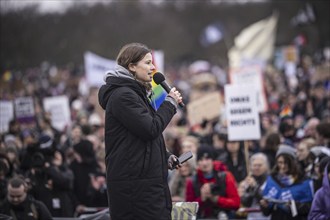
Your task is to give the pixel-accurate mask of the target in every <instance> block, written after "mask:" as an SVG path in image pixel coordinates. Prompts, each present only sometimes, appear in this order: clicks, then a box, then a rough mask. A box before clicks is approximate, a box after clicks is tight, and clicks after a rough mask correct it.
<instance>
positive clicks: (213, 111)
mask: <svg viewBox="0 0 330 220" xmlns="http://www.w3.org/2000/svg"><path fill="white" fill-rule="evenodd" d="M221 109H222V102H221V95H220V93H219V92H212V93H209V94H207V95H205V96H203V97H202V98H199V99H196V100H194V101H192V102H190V103H189V104H188V105H187V112H188V119H189V123H190V125H191V126H193V125H196V124H200V123H201V122H202V121H203V120H205V119H206V120H212V119H215V118H217V117H219V115H220V112H221Z"/></svg>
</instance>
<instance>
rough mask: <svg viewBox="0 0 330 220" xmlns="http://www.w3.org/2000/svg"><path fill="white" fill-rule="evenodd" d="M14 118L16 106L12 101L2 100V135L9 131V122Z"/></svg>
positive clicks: (0, 124)
mask: <svg viewBox="0 0 330 220" xmlns="http://www.w3.org/2000/svg"><path fill="white" fill-rule="evenodd" d="M13 118H14V105H13V103H12V102H11V101H4V100H0V133H5V132H7V131H8V128H9V126H8V125H9V122H10V120H12V119H13Z"/></svg>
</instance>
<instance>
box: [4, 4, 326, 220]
mask: <svg viewBox="0 0 330 220" xmlns="http://www.w3.org/2000/svg"><path fill="white" fill-rule="evenodd" d="M157 2H158V3H150V2H148V1H137V2H135V3H134V2H122V3H119V2H116V1H109V2H108V3H107V4H105V3H104V2H100V3H99V4H93V5H88V4H87V5H85V4H81V5H80V4H73V6H71V7H70V8H69V9H67V10H66V11H61V12H51V13H50V12H40V11H38V8H37V7H36V6H37V2H36V5H28V6H25V7H23V8H14V9H9V6H11V4H12V1H1V8H2V9H1V14H0V15H1V21H0V22H1V39H0V43H1V52H0V54H1V56H0V57H1V65H0V71H1V84H0V85H1V89H0V90H1V94H0V99H1V105H2V106H1V108H0V110H1V114H0V117H1V131H0V132H1V133H0V134H1V139H0V207H1V206H3V205H4V204H5V203H6V200H7V199H6V198H7V195H8V190H9V189H8V187H7V186H8V183H9V181H10V180H11V179H12V178H14V177H17V176H18V177H20V178H22V179H23V180H24V182H25V183H26V189H27V190H26V192H27V194H28V195H29V196H30V197H33V198H34V199H35V200H38V201H41V202H43V203H44V205H45V206H46V207H47V209H48V210H49V212H50V214H51V216H53V217H74V216H79V215H80V214H82V213H94V212H97V211H99V210H102V209H104V208H105V207H107V205H108V200H107V199H108V198H107V195H106V187H107V186H106V183H105V173H106V170H105V161H104V154H105V152H104V112H103V111H102V110H101V108H100V106H99V104H98V100H97V94H98V87H97V86H88V84H87V85H86V83H85V79H86V76H85V70H84V66H83V61H82V58H83V54H84V52H85V51H87V50H92V51H94V52H97V53H98V54H101V55H102V56H104V57H108V58H112V59H115V57H114V56H115V54H116V53H117V51H118V49H119V48H120V47H121V46H122V45H123V44H124V43H127V42H133V41H137V42H142V43H145V44H147V45H148V46H149V47H151V48H155V49H162V50H163V51H164V54H165V61H164V63H165V65H164V67H165V68H164V69H165V72H164V74H165V75H166V78H167V80H168V81H169V82H171V85H174V86H175V87H177V88H178V89H179V90H180V91H181V92H182V94H183V97H184V102H185V103H186V105H189V103H192V102H193V101H195V100H198V99H199V98H201V97H205V96H206V95H208V94H211V93H214V92H216V93H218V94H220V97H221V99H220V100H221V108H219V111H218V115H217V117H213V118H204V119H203V120H201V121H199V122H198V123H194V124H192V123H191V121H190V120H191V118H190V117H189V115H188V111H187V108H183V109H178V113H177V114H176V116H175V118H174V119H173V120H172V121H171V123H170V124H169V126H168V127H167V128H166V130H165V132H164V137H165V140H166V143H167V148H168V150H169V151H170V152H172V153H173V154H175V155H177V156H179V155H181V154H182V153H184V152H186V151H192V152H193V154H194V157H193V158H192V159H191V160H189V161H188V162H186V163H185V164H183V167H182V168H181V169H179V170H175V171H170V175H169V178H168V182H169V186H170V190H171V193H172V199H173V201H174V202H186V201H188V202H192V201H197V202H198V203H199V214H198V215H199V217H200V218H214V219H216V218H223V219H225V218H231V219H270V218H269V217H267V216H268V215H270V216H272V219H280V218H281V219H307V216H308V215H312V214H311V213H312V211H311V210H314V211H315V210H316V209H317V207H320V205H318V206H317V205H316V204H315V205H314V202H315V200H316V196H317V197H320V195H317V194H315V193H316V192H318V191H319V190H320V189H321V188H322V186H323V187H324V185H325V184H326V183H327V184H328V190H329V179H328V177H327V175H325V176H324V175H323V173H325V174H328V173H329V168H327V164H328V163H329V161H330V41H329V39H330V38H329V36H330V32H329V23H330V17H329V14H328V11H327V10H328V8H329V6H330V5H329V2H328V1H292V2H291V1H290V2H287V1H280V2H278V1H250V2H249V1H244V2H243V1H232V2H231V3H228V2H226V1H205V2H203V3H200V2H195V1H191V2H190V1H173V2H171V3H166V2H163V1H157ZM16 5H17V4H16ZM4 6H6V7H4ZM274 10H277V12H278V14H279V21H278V28H277V32H276V40H275V42H274V44H275V48H283V47H285V48H286V49H287V51H288V50H290V51H293V52H291V53H290V52H288V54H287V55H284V58H283V59H284V61H283V60H280V59H279V57H278V56H279V54H278V53H276V51H279V50H274V51H273V53H272V55H271V57H270V59H269V60H268V61H267V62H265V63H263V64H262V68H261V69H262V80H263V90H264V94H265V99H266V102H267V109H266V110H264V111H262V112H260V113H259V117H260V131H261V137H260V139H258V140H245V141H232V140H229V139H228V129H227V124H226V123H227V118H226V114H225V110H224V109H225V106H226V103H225V102H224V86H225V85H227V84H229V83H230V65H229V61H228V57H227V52H228V50H229V48H230V47H231V46H230V45H232V44H233V43H234V40H233V39H234V36H236V35H237V34H238V32H239V31H240V30H241V29H242V28H244V27H246V26H247V25H249V24H252V23H254V22H256V21H258V20H260V19H262V18H264V17H265V16H268V15H270V14H271V13H272V12H273V11H274ZM230 13H231V14H230ZM196 17H197V18H196ZM219 21H221V22H219ZM147 24H150V26H151V27H147V26H148V25H147ZM209 24H211V25H213V26H212V28H215V29H216V30H217V32H216V33H217V34H216V36H218V37H215V38H212V37H211V38H210V37H206V36H209V35H207V34H206V35H205V33H204V30H205V28H206V27H208V25H209ZM128 26H129V28H128ZM212 33H213V32H212ZM219 33H220V34H223V37H222V36H221V37H219ZM212 36H213V35H212ZM212 39H213V40H212ZM281 62H282V63H281ZM288 62H290V64H292V63H294V65H293V66H291V67H290V68H288V66H286V65H285V63H288ZM56 96H61V97H66V100H67V102H68V106H69V118H70V124H66V125H65V126H62V127H57V126H56V119H54V117H52V115H51V114H50V112H48V111H46V110H45V107H44V106H45V103H44V99H45V98H47V97H56ZM22 97H25V98H26V97H29V98H30V99H31V100H32V103H33V110H30V113H31V112H32V113H31V114H28V115H25V116H26V117H23V116H24V115H23V116H22V115H20V117H17V115H15V113H13V115H11V114H9V115H8V114H7V111H5V108H6V109H7V104H6V105H5V103H6V102H8V101H11V102H15V103H19V101H17V100H18V99H19V98H22ZM21 103H23V102H21ZM17 105H18V104H16V105H15V106H17ZM5 106H6V107H5ZM22 109H23V108H22ZM12 111H13V112H14V110H13V109H12ZM22 111H24V109H23V110H22ZM59 111H60V110H59ZM204 111H205V112H207V111H208V109H205V110H204ZM60 112H61V111H60ZM16 114H17V112H16ZM63 114H64V113H63ZM27 116H28V117H27ZM54 120H55V121H54ZM283 164H284V167H283ZM328 167H330V165H329V166H328ZM327 169H328V170H327ZM210 170H213V171H214V173H225V174H224V177H222V175H220V174H219V175H217V176H218V177H217V178H215V177H214V176H211V177H210V178H208V177H207V176H205V175H203V173H205V172H209V171H210ZM211 178H213V179H212V181H211V182H212V184H209V187H210V189H206V187H204V188H203V187H202V185H203V184H204V185H207V184H205V183H210V182H209V180H210V179H211ZM323 179H326V181H323ZM222 181H225V182H222ZM305 181H307V182H308V184H307V183H306V184H307V185H306V184H305ZM322 181H323V182H322ZM327 181H328V182H327ZM274 182H275V183H274ZM221 183H222V184H221ZM276 183H277V184H276ZM309 183H312V187H309ZM196 184H197V186H196ZM198 184H200V185H199V187H198ZM272 184H273V185H276V187H278V190H279V189H280V188H281V189H283V188H285V189H289V190H291V191H290V192H291V194H292V195H291V197H290V199H289V200H290V201H292V200H293V201H295V204H296V211H297V213H298V214H297V216H298V217H297V216H296V217H292V216H294V214H293V212H294V211H293V210H294V209H292V208H290V204H292V202H291V203H290V204H283V203H281V201H275V199H278V200H280V199H282V200H283V199H284V197H283V196H282V197H280V196H276V195H274V194H272V193H271V187H272ZM217 185H225V189H219V187H216V186H217ZM276 187H275V188H276ZM208 191H209V193H207V192H208ZM309 191H310V192H311V193H310V194H308V193H306V194H304V195H303V197H304V198H301V196H302V194H301V192H309ZM295 192H297V194H295ZM329 193H330V192H329V191H328V192H325V193H324V194H325V195H329ZM211 194H212V195H216V196H218V197H216V198H215V199H214V197H212V195H211ZM275 194H276V193H275ZM319 194H320V193H319ZM272 195H273V197H272ZM221 198H224V199H223V200H221ZM110 199H111V198H110ZM208 199H209V200H208ZM272 199H273V200H272ZM289 200H288V201H289ZM325 200H326V199H325ZM327 203H328V204H327V206H324V207H328V208H329V207H330V204H329V197H328V201H327ZM274 206H276V207H277V208H274ZM0 210H1V209H0ZM328 210H329V209H328ZM219 213H220V214H219ZM323 214H324V213H323ZM325 216H327V218H328V219H329V218H330V214H329V211H327V213H325ZM324 219H326V218H324Z"/></svg>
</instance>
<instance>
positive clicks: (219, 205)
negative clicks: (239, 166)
mask: <svg viewBox="0 0 330 220" xmlns="http://www.w3.org/2000/svg"><path fill="white" fill-rule="evenodd" d="M214 157H215V152H214V149H213V148H212V147H211V146H205V145H202V146H200V147H199V148H198V150H197V171H196V174H194V175H193V177H192V178H190V179H188V180H187V182H186V201H187V202H198V204H199V210H198V214H197V215H198V217H200V218H217V217H218V215H219V213H223V214H226V215H231V214H232V212H231V211H235V210H237V209H238V208H239V205H240V198H239V195H238V192H237V188H236V182H235V178H234V176H233V175H232V174H231V172H229V171H228V170H227V167H226V166H225V165H224V164H222V163H221V162H220V161H214Z"/></svg>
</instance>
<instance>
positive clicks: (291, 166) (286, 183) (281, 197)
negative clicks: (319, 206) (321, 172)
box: [260, 145, 313, 220]
mask: <svg viewBox="0 0 330 220" xmlns="http://www.w3.org/2000/svg"><path fill="white" fill-rule="evenodd" d="M295 152H296V151H295V149H294V148H293V147H291V146H288V145H280V147H279V149H278V151H277V153H276V164H275V167H274V168H273V170H272V172H271V175H269V176H268V177H267V180H266V185H265V188H264V190H263V199H262V200H260V207H261V210H262V212H263V214H264V215H266V216H269V215H270V216H271V220H275V219H281V220H286V219H289V220H294V219H297V220H298V219H299V220H305V219H307V215H308V212H309V209H310V207H311V204H312V200H313V187H312V185H313V184H312V180H311V179H308V178H305V177H304V175H303V173H302V172H301V169H300V168H299V165H298V162H297V159H296V153H295ZM275 201H281V202H275ZM293 203H294V205H295V207H296V213H295V212H294V209H292V208H291V207H293V206H294V205H293Z"/></svg>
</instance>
